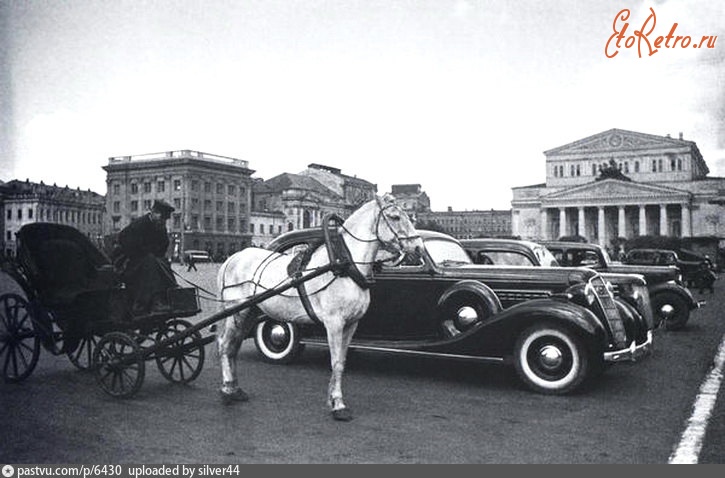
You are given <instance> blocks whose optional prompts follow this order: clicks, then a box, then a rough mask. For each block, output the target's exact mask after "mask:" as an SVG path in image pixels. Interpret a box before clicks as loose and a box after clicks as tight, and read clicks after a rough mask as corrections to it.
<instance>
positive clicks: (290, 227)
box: [287, 222, 295, 231]
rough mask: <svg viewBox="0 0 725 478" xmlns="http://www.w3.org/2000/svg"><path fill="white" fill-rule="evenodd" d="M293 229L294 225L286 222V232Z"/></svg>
mask: <svg viewBox="0 0 725 478" xmlns="http://www.w3.org/2000/svg"><path fill="white" fill-rule="evenodd" d="M294 227H295V226H294V225H293V224H292V223H291V222H288V223H287V230H288V231H291V230H292V229H294Z"/></svg>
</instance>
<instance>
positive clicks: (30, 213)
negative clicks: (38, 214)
mask: <svg viewBox="0 0 725 478" xmlns="http://www.w3.org/2000/svg"><path fill="white" fill-rule="evenodd" d="M28 219H33V210H32V209H28Z"/></svg>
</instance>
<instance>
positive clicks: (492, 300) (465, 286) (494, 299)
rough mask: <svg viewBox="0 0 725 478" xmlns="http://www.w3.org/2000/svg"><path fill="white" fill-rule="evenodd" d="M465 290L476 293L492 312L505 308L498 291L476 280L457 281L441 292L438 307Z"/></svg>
mask: <svg viewBox="0 0 725 478" xmlns="http://www.w3.org/2000/svg"><path fill="white" fill-rule="evenodd" d="M463 292H468V293H472V294H475V295H476V296H477V297H478V298H480V299H481V300H482V301H483V302H484V303H485V304H486V306H487V307H488V310H489V311H490V312H491V313H492V314H496V313H498V312H499V311H500V310H501V309H502V308H503V307H501V301H500V300H499V299H498V296H497V295H496V293H495V292H494V291H493V289H491V288H490V287H488V286H487V285H486V284H483V283H481V282H478V281H475V280H462V281H460V282H456V283H455V284H454V285H453V286H452V287H450V288H449V289H448V290H446V291H445V292H444V293H443V294H441V296H440V298H439V299H438V309H440V308H441V307H442V306H443V305H444V304H445V303H446V302H447V301H448V300H449V299H450V298H451V297H453V296H455V295H457V294H460V293H463Z"/></svg>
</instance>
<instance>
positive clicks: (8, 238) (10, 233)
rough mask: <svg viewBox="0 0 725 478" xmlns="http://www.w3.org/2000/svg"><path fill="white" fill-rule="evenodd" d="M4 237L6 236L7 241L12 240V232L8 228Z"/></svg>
mask: <svg viewBox="0 0 725 478" xmlns="http://www.w3.org/2000/svg"><path fill="white" fill-rule="evenodd" d="M5 237H6V238H7V240H8V241H12V240H13V233H12V232H10V230H9V229H8V231H7V232H6V233H5Z"/></svg>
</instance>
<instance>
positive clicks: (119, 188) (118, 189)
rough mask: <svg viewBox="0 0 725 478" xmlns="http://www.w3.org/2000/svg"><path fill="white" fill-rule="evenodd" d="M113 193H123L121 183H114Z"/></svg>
mask: <svg viewBox="0 0 725 478" xmlns="http://www.w3.org/2000/svg"><path fill="white" fill-rule="evenodd" d="M113 194H115V195H119V194H121V185H120V184H114V185H113Z"/></svg>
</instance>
